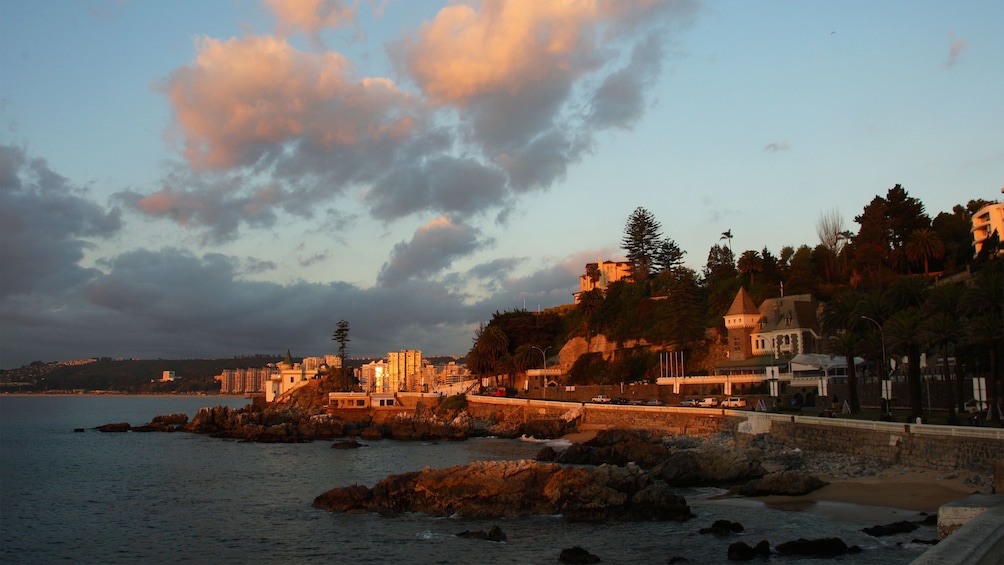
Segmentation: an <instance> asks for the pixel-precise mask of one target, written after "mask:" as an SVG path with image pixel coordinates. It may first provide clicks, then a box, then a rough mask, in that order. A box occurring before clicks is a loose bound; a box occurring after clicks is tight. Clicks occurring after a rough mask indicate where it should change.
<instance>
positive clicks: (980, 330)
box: [960, 261, 1004, 422]
mask: <svg viewBox="0 0 1004 565" xmlns="http://www.w3.org/2000/svg"><path fill="white" fill-rule="evenodd" d="M1002 267H1004V263H1002V262H1001V261H994V262H993V263H991V264H989V265H987V266H986V267H984V268H983V269H981V270H980V271H979V273H978V274H977V276H976V277H975V278H974V279H973V284H972V285H970V286H969V287H967V288H966V291H965V292H964V293H963V295H962V299H961V302H960V308H961V310H962V311H963V312H965V313H966V314H968V316H969V318H968V321H967V323H966V341H968V342H969V343H970V344H972V345H975V346H979V347H980V348H985V349H986V350H987V351H988V352H989V357H990V372H989V375H988V377H989V378H987V405H988V406H989V407H990V418H991V419H992V420H993V421H994V422H1000V420H1001V409H1002V406H1001V403H1000V397H999V393H1000V390H1001V386H1000V385H1001V383H998V380H999V379H1000V373H1001V367H1000V364H1001V359H1002V358H1004V273H1002V272H1001V269H1002Z"/></svg>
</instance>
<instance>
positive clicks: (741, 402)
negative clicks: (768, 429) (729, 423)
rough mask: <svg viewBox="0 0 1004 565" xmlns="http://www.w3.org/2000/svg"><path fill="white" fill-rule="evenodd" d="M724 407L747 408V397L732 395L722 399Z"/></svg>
mask: <svg viewBox="0 0 1004 565" xmlns="http://www.w3.org/2000/svg"><path fill="white" fill-rule="evenodd" d="M722 408H746V399H745V398H740V397H738V396H730V397H728V398H726V399H725V400H723V401H722Z"/></svg>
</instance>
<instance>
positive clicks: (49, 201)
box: [0, 146, 592, 368]
mask: <svg viewBox="0 0 1004 565" xmlns="http://www.w3.org/2000/svg"><path fill="white" fill-rule="evenodd" d="M120 198H125V197H120ZM181 200H184V199H181ZM188 217H189V218H190V221H193V220H191V218H199V217H200V216H199V215H198V214H192V215H190V216H188ZM120 231H121V218H120V212H119V211H118V209H115V208H113V209H111V210H106V209H105V208H104V207H102V206H99V205H98V204H96V203H95V202H93V201H92V200H91V199H90V197H89V195H88V194H87V192H86V191H85V190H83V189H81V188H80V187H76V186H74V185H72V184H71V183H69V182H68V181H67V180H66V179H65V178H63V177H62V176H60V175H59V174H57V173H56V172H54V171H52V170H51V169H50V168H49V167H48V165H47V164H46V162H45V161H43V160H41V159H31V158H29V157H28V156H27V155H26V152H25V151H24V150H23V149H21V148H17V147H8V146H0V261H2V263H0V264H2V265H3V268H2V269H0V277H2V278H0V289H2V290H3V293H2V295H0V320H2V323H0V366H3V367H4V368H7V367H15V366H19V365H23V364H26V363H29V362H31V361H34V360H58V359H75V358H84V357H92V356H109V357H125V358H132V357H142V358H165V359H171V358H193V357H220V356H229V355H243V354H253V353H276V354H281V353H282V352H284V351H285V350H286V349H291V350H292V351H293V352H294V354H296V355H320V354H324V353H330V352H331V351H332V349H331V348H332V342H331V340H330V336H331V332H332V331H333V330H334V328H333V327H332V323H333V322H332V321H333V320H338V319H343V318H344V319H346V320H349V321H350V323H351V325H352V349H351V350H350V355H376V356H382V355H384V354H386V352H387V351H391V350H396V349H401V348H405V347H408V348H418V349H422V350H423V352H425V353H426V354H455V353H464V352H466V350H467V348H469V347H470V339H471V335H472V334H473V332H474V329H475V328H476V326H477V324H478V322H480V321H483V320H484V318H485V317H486V316H487V315H489V314H488V313H490V312H493V311H495V310H505V309H511V308H515V307H519V306H520V305H521V304H522V302H523V300H526V301H527V304H528V305H532V306H533V307H535V306H538V305H539V306H541V307H543V308H547V307H551V306H556V305H558V304H564V303H567V302H568V297H569V296H570V292H571V291H572V290H570V289H573V287H574V286H575V285H576V284H577V277H578V271H580V270H581V268H582V264H583V262H582V260H581V258H579V257H574V258H568V259H565V260H556V261H553V262H549V263H548V264H545V265H543V266H542V267H540V268H539V269H538V270H536V271H534V270H530V271H529V272H527V274H525V275H521V276H515V277H514V276H512V275H511V274H510V273H511V272H512V271H513V269H515V268H516V267H517V266H525V259H505V260H499V261H495V262H492V263H491V264H481V265H478V266H477V267H474V268H472V269H471V271H469V272H460V273H454V274H452V275H444V276H442V277H441V278H442V280H433V279H432V277H433V275H436V274H440V273H442V272H443V270H444V269H447V268H449V267H451V266H452V265H453V263H454V262H456V261H457V259H460V258H462V257H467V256H469V255H470V254H471V253H472V252H473V251H475V250H477V249H479V248H481V247H484V246H488V245H491V244H492V240H491V239H488V238H486V237H484V236H483V235H482V233H481V232H480V231H479V230H478V229H477V228H475V227H473V226H471V225H468V224H467V223H465V222H462V221H457V220H456V219H454V218H453V217H452V216H444V217H441V218H438V219H437V220H434V221H431V222H429V223H428V224H426V225H425V226H423V227H421V228H419V229H418V230H416V232H415V234H414V236H413V237H412V239H411V240H410V241H406V242H402V243H400V244H399V245H398V246H396V247H395V249H394V252H393V254H392V256H391V260H390V261H388V263H387V264H386V265H385V266H384V269H383V271H382V273H381V275H382V277H383V278H382V282H384V283H386V284H382V285H377V286H374V287H372V288H361V287H359V286H356V285H353V284H349V283H346V282H340V281H335V282H331V283H323V284H322V283H307V282H294V283H288V284H279V283H274V282H263V281H256V280H248V279H246V278H245V276H246V275H248V274H257V273H262V272H267V271H271V270H275V269H276V268H277V265H276V263H274V262H273V261H271V260H268V259H265V258H258V257H251V256H241V257H235V256H229V255H224V254H219V253H207V254H202V255H199V254H196V253H193V252H192V251H189V250H182V249H177V248H165V249H157V250H152V249H144V248H136V249H131V250H128V251H125V252H121V253H118V254H115V255H108V256H105V257H103V258H100V259H98V260H97V261H96V263H95V265H94V267H93V268H84V267H82V266H81V265H80V263H81V262H82V257H83V251H84V250H85V249H86V248H87V246H88V245H89V242H90V241H91V240H92V239H98V238H107V237H111V236H114V235H116V234H119V233H120ZM304 251H306V250H304ZM304 256H307V257H309V256H308V255H307V253H305V254H304ZM591 257H592V255H591ZM310 259H311V258H308V259H306V260H307V261H309V260H310ZM489 278H491V279H493V280H494V281H495V282H493V283H491V284H479V281H486V280H487V279H489ZM471 283H474V284H476V285H477V286H478V287H479V289H478V290H479V292H478V294H477V297H474V296H473V295H472V294H469V293H467V292H464V291H461V290H458V289H460V288H463V287H464V286H465V285H468V284H471Z"/></svg>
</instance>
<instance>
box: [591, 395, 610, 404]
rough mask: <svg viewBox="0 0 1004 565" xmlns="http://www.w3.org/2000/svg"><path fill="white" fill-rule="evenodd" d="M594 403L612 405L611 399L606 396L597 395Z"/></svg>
mask: <svg viewBox="0 0 1004 565" xmlns="http://www.w3.org/2000/svg"><path fill="white" fill-rule="evenodd" d="M593 402H597V403H599V404H610V397H609V396H607V395H605V394H597V395H596V396H594V397H593Z"/></svg>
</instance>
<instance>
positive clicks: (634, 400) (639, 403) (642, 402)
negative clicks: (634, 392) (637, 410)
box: [631, 398, 645, 406]
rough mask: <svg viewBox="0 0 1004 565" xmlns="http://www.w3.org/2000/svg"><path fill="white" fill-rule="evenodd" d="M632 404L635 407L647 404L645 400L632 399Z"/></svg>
mask: <svg viewBox="0 0 1004 565" xmlns="http://www.w3.org/2000/svg"><path fill="white" fill-rule="evenodd" d="M631 404H634V405H635V406H640V405H642V404H645V399H644V398H632V399H631Z"/></svg>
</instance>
